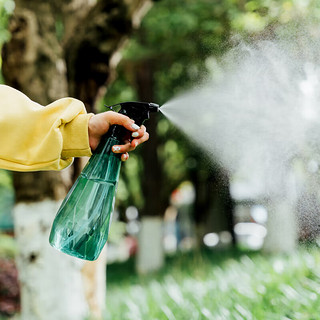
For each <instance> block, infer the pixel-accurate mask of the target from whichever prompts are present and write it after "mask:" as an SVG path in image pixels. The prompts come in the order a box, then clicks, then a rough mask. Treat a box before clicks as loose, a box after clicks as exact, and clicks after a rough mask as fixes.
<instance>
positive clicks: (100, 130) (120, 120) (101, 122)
mask: <svg viewBox="0 0 320 320" xmlns="http://www.w3.org/2000/svg"><path fill="white" fill-rule="evenodd" d="M114 124H118V125H121V126H123V127H125V128H126V129H127V130H129V131H132V137H133V138H134V139H133V140H132V141H131V142H127V143H125V144H123V145H115V146H113V147H112V151H113V152H114V153H122V155H121V160H122V161H126V160H128V158H129V154H128V152H130V151H132V150H134V149H135V148H136V147H137V146H138V145H139V144H141V143H143V142H145V141H147V140H148V139H149V134H148V132H146V127H145V126H143V125H142V126H141V127H139V126H138V125H136V124H135V123H134V120H132V119H130V118H129V117H127V116H125V115H123V114H120V113H117V112H114V111H107V112H102V113H98V114H95V115H93V116H92V117H91V118H90V120H89V124H88V132H89V144H90V148H91V150H95V149H96V148H97V146H98V144H99V142H100V140H101V137H102V136H103V135H104V134H105V133H107V132H108V130H109V129H110V127H111V126H112V125H114Z"/></svg>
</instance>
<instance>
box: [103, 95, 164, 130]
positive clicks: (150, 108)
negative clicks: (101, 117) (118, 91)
mask: <svg viewBox="0 0 320 320" xmlns="http://www.w3.org/2000/svg"><path fill="white" fill-rule="evenodd" d="M117 105H119V106H120V110H119V113H121V114H124V115H126V116H128V117H129V118H131V119H133V120H134V121H135V123H136V124H137V125H139V126H141V125H142V124H143V122H144V121H145V120H148V119H149V118H150V112H159V105H158V104H156V103H153V102H136V101H129V102H121V103H117V104H115V105H113V106H110V107H109V108H110V109H111V110H112V108H113V107H114V106H117Z"/></svg>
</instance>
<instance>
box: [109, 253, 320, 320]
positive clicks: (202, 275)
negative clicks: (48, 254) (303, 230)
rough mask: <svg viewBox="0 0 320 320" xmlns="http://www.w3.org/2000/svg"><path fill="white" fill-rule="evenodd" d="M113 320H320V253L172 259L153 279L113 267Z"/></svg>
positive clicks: (127, 268)
mask: <svg viewBox="0 0 320 320" xmlns="http://www.w3.org/2000/svg"><path fill="white" fill-rule="evenodd" d="M107 275H108V285H107V315H106V319H108V320H109V319H112V320H122V319H123V320H131V319H135V320H155V319H159V320H162V319H169V320H173V319H179V320H196V319H210V320H229V319H230V320H233V319H235V320H240V319H241V320H242V319H244V320H250V319H259V320H260V319H261V320H288V319H294V320H318V319H320V296H319V294H320V249H319V248H301V249H299V250H298V251H297V252H296V253H294V254H290V255H272V256H268V255H262V254H259V253H248V252H244V251H228V252H219V251H218V252H217V251H203V252H193V253H188V254H181V255H179V256H176V257H172V258H168V261H167V264H166V267H165V268H164V269H163V270H162V271H161V272H158V273H155V274H153V275H149V276H138V275H136V274H135V273H134V265H133V262H132V261H129V262H127V263H125V264H113V265H110V266H108V272H107Z"/></svg>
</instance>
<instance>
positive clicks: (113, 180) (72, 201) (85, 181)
mask: <svg viewBox="0 0 320 320" xmlns="http://www.w3.org/2000/svg"><path fill="white" fill-rule="evenodd" d="M115 144H119V140H118V139H116V138H114V137H109V138H108V139H107V140H106V142H105V143H101V144H100V145H99V147H98V149H97V151H96V152H95V153H94V154H93V155H92V157H91V158H90V160H89V162H88V164H87V165H86V167H85V168H84V169H83V171H82V172H81V174H80V176H79V177H78V179H77V180H76V182H75V183H74V185H73V187H72V188H71V190H70V191H69V193H68V195H67V196H66V198H65V199H64V201H63V202H62V204H61V207H60V209H59V211H58V213H57V216H56V218H55V220H54V222H53V225H52V229H51V234H50V238H49V242H50V244H51V245H52V246H53V247H55V248H56V249H58V250H60V251H62V252H64V253H67V254H69V255H72V256H75V257H78V258H81V259H85V260H95V259H97V258H98V256H99V254H100V252H101V250H102V249H103V247H104V245H105V243H106V241H107V239H108V234H109V228H110V224H111V220H112V212H113V208H114V200H115V194H116V188H117V182H118V179H119V173H120V167H121V160H120V156H119V155H116V154H114V153H113V152H112V151H111V148H112V146H113V145H115Z"/></svg>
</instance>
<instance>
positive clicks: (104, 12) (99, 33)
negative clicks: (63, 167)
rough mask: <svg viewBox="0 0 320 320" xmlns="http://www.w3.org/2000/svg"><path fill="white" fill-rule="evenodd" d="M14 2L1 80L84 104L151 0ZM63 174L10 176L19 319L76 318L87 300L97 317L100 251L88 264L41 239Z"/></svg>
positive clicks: (35, 94)
mask: <svg viewBox="0 0 320 320" xmlns="http://www.w3.org/2000/svg"><path fill="white" fill-rule="evenodd" d="M15 4H16V8H15V11H14V14H13V16H12V18H11V21H10V25H9V30H10V32H11V39H10V41H9V42H8V43H6V45H5V46H4V49H3V52H2V57H3V75H4V78H5V81H6V83H7V84H9V85H11V86H13V87H15V88H17V89H19V90H21V91H22V92H24V93H25V94H27V95H28V96H29V97H30V98H31V99H33V100H35V101H37V102H39V103H41V104H43V105H46V104H48V103H49V102H52V101H53V100H56V99H58V98H61V97H65V96H68V95H70V96H73V97H75V98H79V99H81V100H82V101H83V102H84V103H85V105H86V107H87V110H88V111H89V112H91V111H93V110H94V105H95V102H96V101H97V99H98V98H99V96H100V95H101V92H103V90H104V87H105V85H106V84H107V83H108V81H111V80H112V78H113V69H114V67H115V66H116V64H117V62H118V60H119V56H118V54H119V48H121V47H122V45H123V44H124V42H125V39H126V37H127V36H128V35H129V34H130V32H131V31H132V30H133V28H135V27H137V26H138V25H139V23H140V19H141V18H142V16H143V15H144V13H145V12H146V11H147V10H148V8H149V7H150V5H151V2H150V1H148V0H134V1H130V2H127V1H115V0H114V1H86V0H69V1H59V0H58V1H37V0H34V1H26V0H17V1H16V2H15ZM78 171H79V170H77V169H76V170H75V172H74V173H73V178H75V176H76V174H77V172H78ZM70 175H72V172H70V170H69V171H63V172H61V173H56V172H37V173H23V174H22V173H15V174H14V177H13V180H14V187H15V191H16V201H17V204H16V206H15V210H14V211H15V213H14V214H15V232H16V237H17V241H18V245H19V249H20V250H19V252H20V253H19V257H18V268H19V275H20V280H21V290H22V318H23V319H43V318H45V319H82V318H84V317H85V316H86V314H87V313H88V307H89V308H90V311H91V313H92V314H94V315H95V316H98V317H101V310H102V309H103V305H104V303H105V267H104V258H103V257H102V267H101V264H100V266H99V264H98V266H96V264H95V263H91V264H90V265H89V264H88V263H87V264H85V263H83V262H79V261H76V260H75V259H73V258H70V257H67V256H65V255H62V254H59V253H58V252H55V251H54V250H53V249H51V248H50V247H49V245H48V232H49V231H50V226H51V223H52V221H53V218H54V214H55V212H56V211H57V208H58V206H59V203H60V200H61V199H62V198H63V197H64V196H65V194H66V191H67V189H68V187H69V186H70V184H71V181H72V180H71V179H70ZM98 269H99V270H98ZM95 270H96V271H97V272H95ZM82 273H84V274H82ZM99 283H101V284H102V285H101V288H100V290H96V289H97V286H98V284H99Z"/></svg>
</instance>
